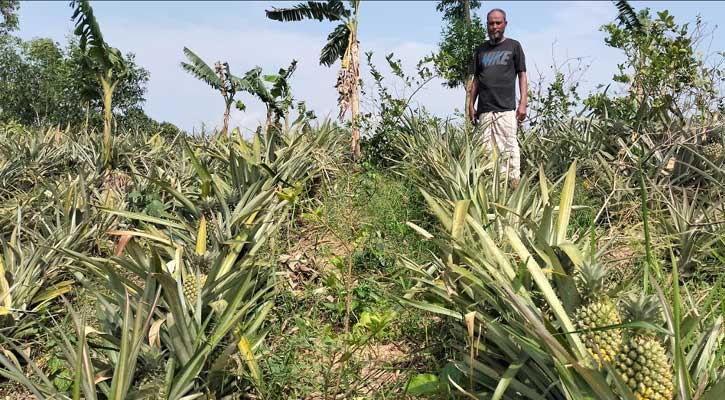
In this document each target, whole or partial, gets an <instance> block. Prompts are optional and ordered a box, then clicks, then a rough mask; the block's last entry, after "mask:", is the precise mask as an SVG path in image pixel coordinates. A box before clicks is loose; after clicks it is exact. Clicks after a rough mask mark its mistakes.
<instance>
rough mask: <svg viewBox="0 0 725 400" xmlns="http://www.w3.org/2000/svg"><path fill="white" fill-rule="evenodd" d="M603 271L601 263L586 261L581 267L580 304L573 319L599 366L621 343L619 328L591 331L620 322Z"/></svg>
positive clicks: (612, 358)
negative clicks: (608, 292)
mask: <svg viewBox="0 0 725 400" xmlns="http://www.w3.org/2000/svg"><path fill="white" fill-rule="evenodd" d="M605 276H606V270H605V269H604V267H603V266H602V265H601V264H598V263H591V264H590V263H586V264H584V265H583V266H582V267H581V270H580V278H581V283H582V284H583V287H582V292H583V298H584V303H583V304H582V305H581V306H579V308H577V310H576V312H575V315H574V320H575V321H576V325H577V330H583V331H584V332H582V333H581V338H582V341H583V342H584V345H585V346H586V348H587V350H589V352H590V353H591V354H592V356H593V357H594V359H595V360H596V361H597V363H598V364H599V365H600V366H601V364H602V362H603V361H606V362H611V361H613V360H614V358H615V357H616V354H617V351H618V349H619V346H620V344H621V343H622V330H621V329H618V328H612V329H606V330H599V331H591V329H594V328H601V327H605V326H610V325H618V324H621V323H622V319H621V317H620V315H619V311H618V309H617V304H616V302H615V301H614V299H612V298H611V297H609V295H607V293H606V288H605V282H604V279H605Z"/></svg>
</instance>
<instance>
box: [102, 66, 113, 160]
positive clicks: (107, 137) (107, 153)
mask: <svg viewBox="0 0 725 400" xmlns="http://www.w3.org/2000/svg"><path fill="white" fill-rule="evenodd" d="M100 81H101V87H102V88H103V139H102V149H101V153H102V157H103V166H104V167H107V168H110V163H111V146H112V143H111V141H112V138H111V118H112V116H113V114H112V110H113V108H112V106H113V103H112V101H113V90H114V89H115V88H116V83H115V82H114V83H111V82H110V76H108V77H103V76H102V77H101V79H100Z"/></svg>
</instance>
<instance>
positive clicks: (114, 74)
mask: <svg viewBox="0 0 725 400" xmlns="http://www.w3.org/2000/svg"><path fill="white" fill-rule="evenodd" d="M70 7H71V8H73V10H74V11H73V16H72V17H71V19H72V20H74V21H75V30H74V31H73V33H74V34H75V35H77V36H78V37H79V42H78V45H79V47H80V49H81V51H82V52H83V54H84V57H83V65H82V67H83V68H84V69H87V70H89V71H92V72H93V73H94V74H95V76H96V78H97V79H98V81H99V82H100V84H101V89H102V90H103V138H102V146H103V150H102V152H101V154H102V163H103V165H104V166H106V167H108V166H109V165H110V161H111V146H112V143H111V141H112V138H111V118H112V110H113V102H112V100H113V91H114V90H115V89H116V86H117V85H118V83H119V82H121V80H122V79H123V78H124V77H125V75H126V73H127V72H128V66H127V64H126V61H125V60H124V59H123V55H122V54H121V52H120V51H119V50H118V49H117V48H114V47H111V46H109V45H108V43H106V42H105V40H103V34H102V33H101V28H100V26H99V25H98V21H96V17H95V16H94V15H93V8H91V5H90V3H89V2H88V0H72V1H71V2H70Z"/></svg>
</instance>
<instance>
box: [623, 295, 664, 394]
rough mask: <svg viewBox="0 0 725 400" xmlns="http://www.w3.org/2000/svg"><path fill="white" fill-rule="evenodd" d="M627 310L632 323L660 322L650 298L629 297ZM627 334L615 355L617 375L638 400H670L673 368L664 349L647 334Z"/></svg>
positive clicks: (648, 332)
mask: <svg viewBox="0 0 725 400" xmlns="http://www.w3.org/2000/svg"><path fill="white" fill-rule="evenodd" d="M626 309H627V312H628V314H629V318H630V319H631V321H645V322H651V323H652V322H655V321H657V320H658V319H659V304H658V303H657V299H656V298H654V297H652V296H639V297H632V298H630V299H628V301H627V302H626ZM630 333H631V334H629V335H627V336H628V337H627V338H626V340H625V341H624V342H623V344H622V347H621V348H620V350H619V353H618V354H617V358H616V365H615V367H616V369H617V372H618V373H619V374H620V375H621V377H622V379H623V380H624V381H625V382H626V383H627V386H629V388H630V389H631V390H632V392H633V393H634V395H635V397H636V398H637V399H638V400H649V399H652V400H666V399H672V395H673V383H672V365H671V363H670V361H669V359H668V357H667V352H666V350H665V348H664V347H663V346H662V344H661V343H660V341H659V340H658V339H657V337H656V336H655V335H654V334H653V333H652V332H650V331H647V330H645V329H643V328H634V329H633V330H632V331H631V332H630Z"/></svg>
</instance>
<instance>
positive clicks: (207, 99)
mask: <svg viewBox="0 0 725 400" xmlns="http://www.w3.org/2000/svg"><path fill="white" fill-rule="evenodd" d="M297 3H298V2H286V1H239V2H233V1H217V2H211V1H205V2H201V1H199V2H197V1H144V2H140V1H139V2H131V1H123V2H120V1H119V2H116V1H92V2H91V5H92V6H93V9H94V13H95V15H96V19H97V20H98V22H99V24H100V26H101V30H102V32H103V34H104V38H105V39H106V41H107V42H108V43H109V44H110V45H111V46H113V47H116V48H118V49H120V50H121V51H122V52H123V53H124V54H125V53H127V52H132V53H134V54H135V55H136V62H137V64H139V65H141V66H143V67H144V68H146V69H148V70H149V72H150V80H149V83H148V91H147V93H146V103H145V104H144V109H145V110H146V112H147V114H148V115H150V116H151V117H152V118H154V119H156V120H159V121H168V122H171V123H174V124H176V125H177V126H179V127H181V128H182V129H185V130H187V131H189V132H192V131H196V132H198V131H199V130H200V129H201V127H202V126H205V127H206V129H207V130H209V129H213V128H220V126H221V123H222V119H223V111H224V103H223V100H222V98H221V96H220V94H219V93H218V92H215V91H213V90H212V89H211V88H209V87H208V86H207V85H206V84H205V83H203V82H201V81H199V80H197V79H196V78H194V77H193V76H191V75H189V74H188V73H187V72H185V71H183V70H182V69H181V68H180V66H179V63H180V62H181V61H186V58H185V56H184V54H183V48H184V47H188V48H190V49H191V50H192V51H194V52H195V53H196V54H198V55H199V56H200V57H201V58H202V59H203V60H205V61H206V62H207V63H208V64H210V65H213V64H214V62H215V61H217V60H220V61H222V62H223V61H227V62H228V63H229V65H230V68H231V71H232V73H233V74H235V75H237V76H241V75H243V74H244V72H246V71H248V70H250V69H252V68H254V67H257V66H259V67H261V68H262V69H263V71H264V72H265V73H276V72H277V70H278V69H279V68H282V67H286V66H288V65H289V63H290V62H291V61H292V59H296V60H297V61H298V65H297V70H296V72H295V73H294V75H293V77H292V80H291V85H292V90H293V94H294V96H295V98H296V99H297V100H304V101H305V102H306V103H307V105H308V109H312V110H314V111H315V113H316V115H317V116H318V117H321V118H324V117H326V116H330V117H333V118H334V117H336V115H337V109H336V102H337V91H336V89H335V88H334V84H335V81H336V77H337V71H338V68H339V65H340V64H339V63H337V64H335V65H333V66H332V67H330V68H328V67H324V66H320V65H319V61H318V60H319V53H320V50H321V48H322V47H323V46H324V44H325V42H326V39H327V35H328V34H329V32H330V31H331V30H332V29H333V28H334V27H335V24H334V23H331V22H318V21H316V20H312V21H301V22H288V23H282V22H278V21H272V20H269V19H267V18H266V17H265V13H264V11H265V9H270V8H271V7H289V6H292V5H294V4H297ZM482 3H483V5H482V7H481V8H480V9H478V10H475V11H474V12H475V14H477V15H479V16H481V18H482V19H483V20H485V15H486V12H488V10H490V9H492V8H502V9H504V10H505V11H506V13H507V20H508V27H507V29H506V36H507V37H510V38H513V39H516V40H518V41H519V42H520V43H521V44H522V47H523V49H524V52H525V54H526V64H527V70H528V76H529V81H530V82H531V81H534V82H537V81H540V80H543V81H547V80H548V79H550V78H551V77H552V75H553V71H554V68H560V69H563V70H564V71H571V72H572V73H573V76H574V77H575V78H576V79H577V80H578V82H579V84H580V92H581V94H586V93H588V92H589V91H591V90H594V89H595V88H596V87H597V85H598V84H607V83H610V82H611V77H612V75H613V74H614V73H615V72H616V71H617V64H618V63H621V62H623V61H624V55H623V53H622V52H621V51H620V50H617V49H613V48H610V47H607V46H606V45H605V43H604V38H605V34H604V33H603V32H601V31H600V30H599V27H601V26H602V25H604V24H606V23H609V22H611V21H613V20H614V18H615V16H616V8H615V7H614V5H613V3H612V2H608V1H590V2H585V1H561V2H543V1H542V2H538V1H483V2H482ZM630 4H632V6H633V7H634V8H635V10H639V9H641V8H644V7H649V8H650V9H651V10H653V11H658V10H662V9H668V10H669V11H670V13H671V14H673V15H674V16H675V18H676V21H677V22H678V23H683V22H690V23H691V25H694V21H695V18H696V17H697V15H701V16H702V20H703V21H704V22H705V23H706V24H707V25H706V30H707V31H708V32H711V31H712V32H713V34H712V35H710V36H709V37H708V40H707V41H704V42H703V44H702V46H701V48H700V49H699V50H700V51H702V52H703V54H706V55H707V54H711V53H713V52H717V51H723V50H725V37H724V35H723V34H722V29H721V28H720V27H719V26H722V25H723V23H725V12H723V11H725V10H724V9H725V7H723V3H722V2H709V1H688V2H684V1H632V2H630ZM435 6H436V2H435V1H370V0H363V1H361V6H360V23H359V27H358V36H359V40H360V46H361V49H360V50H361V73H362V78H363V82H364V83H363V84H364V85H365V84H370V83H371V82H372V81H371V78H370V75H369V70H368V68H367V66H366V65H365V61H364V60H365V58H364V56H362V54H363V53H365V52H367V51H372V52H373V58H372V60H373V63H374V64H375V66H376V68H378V69H379V70H381V71H382V72H383V74H384V76H386V79H385V80H384V82H387V85H389V87H390V88H391V90H392V91H393V92H394V93H398V94H401V95H403V94H406V93H405V92H404V87H403V85H402V84H401V83H400V82H399V81H397V82H396V80H395V79H394V78H393V77H392V75H391V74H390V71H389V68H387V65H386V62H385V58H384V57H385V55H386V54H389V53H391V52H393V53H395V58H397V59H400V60H401V61H402V63H403V65H404V69H405V70H406V71H408V72H413V71H415V65H416V63H417V61H418V60H420V59H421V58H423V57H425V56H427V55H429V54H431V53H432V52H434V51H435V50H436V48H437V44H438V42H439V40H440V32H441V29H442V27H443V25H442V24H443V21H442V18H441V14H440V13H439V12H437V11H436V10H435ZM70 17H71V9H70V7H69V6H68V1H50V2H43V1H23V2H21V5H20V12H19V18H20V29H19V31H18V32H16V34H17V35H18V36H20V37H21V38H23V39H25V40H27V39H31V38H37V37H47V38H51V39H53V40H55V41H56V42H58V43H60V44H61V45H62V46H65V44H66V43H67V38H68V36H69V35H71V34H72V29H73V22H72V21H71V18H70ZM713 30H714V31H713ZM552 67H553V68H552ZM579 67H582V69H581V70H579V69H578V68H579ZM406 95H407V94H406ZM464 96H465V93H464V91H463V89H462V88H458V89H450V88H446V87H444V86H443V85H442V80H440V79H435V80H433V81H431V82H430V83H428V84H427V85H426V86H425V87H424V88H423V89H422V90H420V91H419V92H418V93H417V94H416V95H415V97H414V102H415V103H417V104H419V105H422V106H425V107H426V109H428V110H429V111H431V112H432V113H434V114H436V115H441V116H447V115H452V114H454V112H455V111H456V110H457V109H458V110H461V109H462V106H463V103H464V98H465V97H464ZM239 98H240V99H241V100H242V101H243V102H244V103H245V104H246V105H247V110H246V111H244V112H241V111H238V110H234V111H233V113H232V117H231V122H230V124H231V127H239V128H240V129H241V130H242V132H243V133H249V132H251V131H253V130H254V129H255V128H256V126H257V125H258V124H259V123H261V122H263V121H264V107H263V105H262V104H261V103H259V102H258V101H255V100H254V99H253V98H252V97H250V96H248V95H246V94H243V95H241V96H239ZM366 104H369V102H365V101H363V105H362V107H363V108H365V107H367V105H366Z"/></svg>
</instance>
